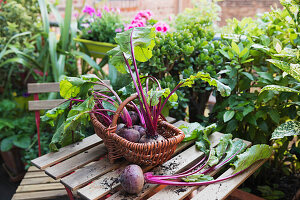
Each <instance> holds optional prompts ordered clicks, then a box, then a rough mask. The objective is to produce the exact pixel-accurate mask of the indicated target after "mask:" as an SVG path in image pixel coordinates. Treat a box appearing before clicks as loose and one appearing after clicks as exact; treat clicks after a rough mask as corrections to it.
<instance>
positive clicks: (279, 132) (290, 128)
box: [271, 121, 300, 140]
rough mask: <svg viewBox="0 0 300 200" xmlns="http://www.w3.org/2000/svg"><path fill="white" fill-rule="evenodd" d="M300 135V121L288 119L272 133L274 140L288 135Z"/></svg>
mask: <svg viewBox="0 0 300 200" xmlns="http://www.w3.org/2000/svg"><path fill="white" fill-rule="evenodd" d="M294 135H300V122H298V121H287V122H285V123H283V124H281V125H280V126H278V127H277V128H276V129H275V130H274V132H273V133H272V138H271V139H272V140H273V139H279V138H283V137H288V136H294Z"/></svg>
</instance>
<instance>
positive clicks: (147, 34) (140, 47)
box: [108, 27, 156, 73]
mask: <svg viewBox="0 0 300 200" xmlns="http://www.w3.org/2000/svg"><path fill="white" fill-rule="evenodd" d="M132 31H133V32H132ZM131 33H132V44H133V48H134V56H135V59H136V60H137V61H139V62H146V61H148V60H149V59H150V58H151V57H152V49H153V47H154V46H155V42H154V38H155V33H156V32H155V28H153V27H135V28H134V29H129V30H127V31H125V32H122V33H118V34H117V36H116V38H115V40H116V42H117V44H118V47H115V48H114V49H112V50H110V51H108V55H109V57H110V61H109V62H110V63H111V64H112V65H114V66H115V67H116V68H117V69H118V70H119V71H120V72H122V73H126V68H127V67H126V65H125V61H124V58H123V52H124V54H125V57H126V59H127V60H129V61H132V56H131V47H130V38H131Z"/></svg>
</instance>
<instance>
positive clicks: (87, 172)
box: [61, 158, 121, 190]
mask: <svg viewBox="0 0 300 200" xmlns="http://www.w3.org/2000/svg"><path fill="white" fill-rule="evenodd" d="M120 166H121V163H120V162H118V163H114V164H111V163H110V162H109V160H108V159H107V158H105V159H102V160H99V161H96V162H94V163H92V164H91V165H88V166H86V167H84V168H81V169H79V170H77V171H75V172H74V173H73V174H70V175H69V176H66V177H64V178H62V179H61V182H62V183H63V184H64V185H65V186H67V187H69V188H70V189H71V190H76V189H78V188H79V187H81V186H83V185H86V184H87V183H89V182H91V181H92V180H94V179H96V178H98V177H100V176H101V175H103V174H105V173H107V172H109V171H112V170H115V169H117V168H118V167H120Z"/></svg>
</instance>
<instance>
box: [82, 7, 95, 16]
mask: <svg viewBox="0 0 300 200" xmlns="http://www.w3.org/2000/svg"><path fill="white" fill-rule="evenodd" d="M82 12H84V13H87V14H89V15H90V16H92V15H93V14H94V13H95V9H94V8H93V7H91V6H89V5H86V6H85V7H84V9H83V11H82Z"/></svg>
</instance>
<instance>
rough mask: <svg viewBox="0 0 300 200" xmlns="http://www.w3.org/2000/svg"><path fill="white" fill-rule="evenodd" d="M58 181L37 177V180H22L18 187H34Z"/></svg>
mask: <svg viewBox="0 0 300 200" xmlns="http://www.w3.org/2000/svg"><path fill="white" fill-rule="evenodd" d="M58 182H59V180H54V179H53V178H51V177H49V176H47V177H37V178H23V179H22V181H21V183H20V185H35V184H43V183H58Z"/></svg>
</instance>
